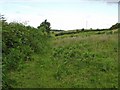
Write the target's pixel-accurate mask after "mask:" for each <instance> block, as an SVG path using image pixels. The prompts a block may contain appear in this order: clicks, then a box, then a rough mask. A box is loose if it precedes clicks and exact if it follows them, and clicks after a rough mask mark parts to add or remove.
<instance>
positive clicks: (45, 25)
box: [37, 19, 51, 34]
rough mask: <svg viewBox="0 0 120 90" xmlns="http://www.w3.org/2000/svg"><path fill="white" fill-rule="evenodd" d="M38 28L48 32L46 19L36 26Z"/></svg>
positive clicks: (48, 25)
mask: <svg viewBox="0 0 120 90" xmlns="http://www.w3.org/2000/svg"><path fill="white" fill-rule="evenodd" d="M37 28H38V29H40V28H42V30H43V32H44V31H46V32H47V34H50V29H51V27H50V23H49V22H47V19H46V20H45V21H44V22H42V23H41V24H40V26H38V27H37Z"/></svg>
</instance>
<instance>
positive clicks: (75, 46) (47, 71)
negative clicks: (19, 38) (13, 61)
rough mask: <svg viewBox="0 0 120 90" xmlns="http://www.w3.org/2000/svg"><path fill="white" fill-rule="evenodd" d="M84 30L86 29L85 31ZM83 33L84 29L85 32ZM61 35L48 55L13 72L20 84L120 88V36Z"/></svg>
mask: <svg viewBox="0 0 120 90" xmlns="http://www.w3.org/2000/svg"><path fill="white" fill-rule="evenodd" d="M83 33H84V32H83ZM81 34H82V33H81ZM81 34H78V35H77V37H76V36H74V35H73V37H75V38H73V37H71V36H70V35H69V36H65V37H64V38H63V36H59V37H57V38H53V39H52V46H51V48H49V49H48V50H47V51H48V53H46V54H45V55H42V56H40V55H39V54H34V55H32V57H33V58H34V59H35V60H34V61H31V62H30V63H27V66H26V68H24V69H23V70H21V71H16V72H11V73H10V74H9V75H10V78H11V79H12V80H15V81H17V82H16V83H12V84H10V85H11V86H13V87H18V88H21V87H22V88H34V87H37V88H117V87H118V83H117V82H118V37H117V33H110V34H105V33H104V34H103V33H102V34H97V33H96V34H91V33H87V32H86V33H84V34H83V35H81Z"/></svg>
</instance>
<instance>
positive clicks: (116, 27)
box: [110, 23, 120, 30]
mask: <svg viewBox="0 0 120 90" xmlns="http://www.w3.org/2000/svg"><path fill="white" fill-rule="evenodd" d="M118 28H120V23H116V24H115V25H112V27H110V29H111V30H113V29H118Z"/></svg>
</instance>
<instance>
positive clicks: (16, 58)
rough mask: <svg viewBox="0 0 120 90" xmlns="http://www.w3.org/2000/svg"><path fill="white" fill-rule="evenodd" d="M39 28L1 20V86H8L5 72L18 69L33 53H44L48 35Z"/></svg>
mask: <svg viewBox="0 0 120 90" xmlns="http://www.w3.org/2000/svg"><path fill="white" fill-rule="evenodd" d="M41 30H42V28H40V30H38V29H35V28H33V27H30V26H24V25H23V24H22V23H16V22H12V23H7V22H5V20H4V21H3V20H2V56H3V57H2V59H3V60H2V64H3V75H4V77H3V88H7V87H9V83H10V82H9V81H10V79H9V78H8V77H7V73H9V72H10V71H13V70H20V69H21V64H24V63H25V62H26V61H30V60H32V59H33V58H32V57H31V56H32V54H34V53H39V54H41V55H42V54H44V53H45V52H46V49H47V47H48V37H47V36H45V35H43V34H42V32H41Z"/></svg>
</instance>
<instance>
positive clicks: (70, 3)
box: [0, 0, 119, 30]
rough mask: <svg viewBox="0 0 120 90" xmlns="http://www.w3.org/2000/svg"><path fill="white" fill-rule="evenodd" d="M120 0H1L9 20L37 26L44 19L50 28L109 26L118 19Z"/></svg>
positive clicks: (0, 9) (1, 7)
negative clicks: (119, 2) (119, 3)
mask: <svg viewBox="0 0 120 90" xmlns="http://www.w3.org/2000/svg"><path fill="white" fill-rule="evenodd" d="M118 1H119V0H0V13H1V14H3V15H5V17H6V19H7V21H8V22H12V21H17V22H22V23H25V24H27V25H31V26H33V27H37V26H39V25H40V23H41V22H43V21H44V20H45V19H47V21H48V22H50V23H51V28H52V29H62V30H72V29H82V28H87V29H89V28H93V29H97V28H109V27H111V26H112V25H113V24H116V23H117V22H118V3H117V2H118Z"/></svg>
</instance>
